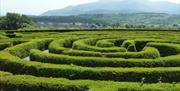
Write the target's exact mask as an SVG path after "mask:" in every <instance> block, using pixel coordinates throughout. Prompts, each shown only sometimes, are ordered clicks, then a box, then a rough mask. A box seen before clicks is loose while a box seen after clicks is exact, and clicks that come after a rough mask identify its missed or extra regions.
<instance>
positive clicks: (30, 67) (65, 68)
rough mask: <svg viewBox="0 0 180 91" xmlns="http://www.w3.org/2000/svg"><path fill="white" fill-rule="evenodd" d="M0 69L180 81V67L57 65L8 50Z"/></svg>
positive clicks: (72, 76)
mask: <svg viewBox="0 0 180 91" xmlns="http://www.w3.org/2000/svg"><path fill="white" fill-rule="evenodd" d="M0 55H2V56H1V57H0V70H3V71H8V72H12V73H15V74H29V75H34V76H44V77H63V78H69V79H92V80H114V81H133V82H137V81H139V80H140V79H141V78H142V77H146V78H147V79H146V82H157V79H159V78H160V77H162V81H163V82H173V81H175V82H179V81H180V78H179V77H180V68H179V67H159V68H106V67H103V68H101V67H100V68H92V67H80V66H74V65H55V64H45V63H39V62H27V61H22V60H21V59H19V58H17V57H14V56H12V55H11V54H9V53H8V52H0ZM132 76H133V77H132Z"/></svg>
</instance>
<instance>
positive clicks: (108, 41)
mask: <svg viewBox="0 0 180 91" xmlns="http://www.w3.org/2000/svg"><path fill="white" fill-rule="evenodd" d="M113 41H114V40H113V39H104V40H99V41H98V42H97V43H96V46H98V47H105V48H106V47H114V43H113Z"/></svg>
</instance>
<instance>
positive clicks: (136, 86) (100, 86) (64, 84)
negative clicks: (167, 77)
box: [0, 72, 180, 91]
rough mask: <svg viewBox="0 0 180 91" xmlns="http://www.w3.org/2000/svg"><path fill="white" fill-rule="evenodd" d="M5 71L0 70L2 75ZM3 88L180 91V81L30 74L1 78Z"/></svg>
mask: <svg viewBox="0 0 180 91" xmlns="http://www.w3.org/2000/svg"><path fill="white" fill-rule="evenodd" d="M1 73H3V72H0V75H1ZM8 74H10V73H8ZM0 86H1V90H5V91H14V90H18V91H117V90H118V91H132V90H133V91H178V90H180V83H176V84H168V83H156V84H146V83H143V84H142V85H141V83H133V82H113V81H92V80H68V79H64V78H44V77H35V76H28V75H9V76H8V77H7V76H3V77H1V79H0Z"/></svg>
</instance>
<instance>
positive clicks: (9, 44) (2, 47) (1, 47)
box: [0, 42, 12, 50]
mask: <svg viewBox="0 0 180 91" xmlns="http://www.w3.org/2000/svg"><path fill="white" fill-rule="evenodd" d="M10 46H12V43H10V42H8V43H0V50H4V49H5V48H7V47H10Z"/></svg>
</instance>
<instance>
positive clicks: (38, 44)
mask: <svg viewBox="0 0 180 91" xmlns="http://www.w3.org/2000/svg"><path fill="white" fill-rule="evenodd" d="M51 41H52V39H43V40H34V41H31V42H27V43H23V44H19V45H16V46H13V47H10V48H7V49H6V51H9V52H10V53H11V54H13V55H15V56H17V57H20V58H24V57H26V56H28V55H29V51H30V50H31V49H41V50H44V49H47V47H48V44H49V43H50V42H51Z"/></svg>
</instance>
